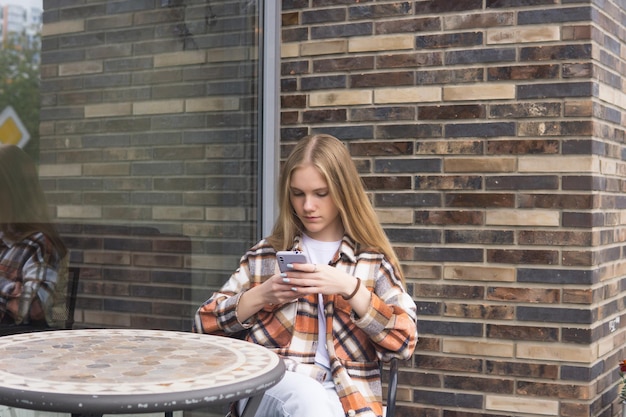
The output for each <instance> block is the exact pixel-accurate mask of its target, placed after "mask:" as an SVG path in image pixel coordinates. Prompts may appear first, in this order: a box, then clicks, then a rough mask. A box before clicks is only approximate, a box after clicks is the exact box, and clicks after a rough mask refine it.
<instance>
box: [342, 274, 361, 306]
mask: <svg viewBox="0 0 626 417" xmlns="http://www.w3.org/2000/svg"><path fill="white" fill-rule="evenodd" d="M360 287H361V278H358V277H357V279H356V288H355V289H354V291H352V294H350V295H349V296H347V297H344V296H343V295H342V297H343V299H344V300H346V301H348V300H350V299H351V298H352V297H354V296H355V295H356V293H357V291H359V288H360Z"/></svg>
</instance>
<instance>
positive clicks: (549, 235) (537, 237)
mask: <svg viewBox="0 0 626 417" xmlns="http://www.w3.org/2000/svg"><path fill="white" fill-rule="evenodd" d="M517 237H518V244H520V245H542V246H543V245H548V246H555V245H557V246H591V245H592V234H591V233H590V232H585V231H571V232H570V231H556V232H551V231H535V230H522V231H520V232H519V233H518V235H517Z"/></svg>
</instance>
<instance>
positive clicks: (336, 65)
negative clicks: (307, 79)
mask: <svg viewBox="0 0 626 417" xmlns="http://www.w3.org/2000/svg"><path fill="white" fill-rule="evenodd" d="M374 65H375V64H374V57H371V56H357V57H350V58H336V59H316V60H315V61H313V72H314V73H323V72H336V71H365V70H372V69H374Z"/></svg>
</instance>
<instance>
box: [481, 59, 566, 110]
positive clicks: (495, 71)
mask: <svg viewBox="0 0 626 417" xmlns="http://www.w3.org/2000/svg"><path fill="white" fill-rule="evenodd" d="M559 75H560V66H559V65H556V64H552V65H515V66H505V67H491V68H489V69H488V70H487V79H488V80H489V81H504V80H537V79H555V78H558V77H559ZM537 104H539V103H536V105H537Z"/></svg>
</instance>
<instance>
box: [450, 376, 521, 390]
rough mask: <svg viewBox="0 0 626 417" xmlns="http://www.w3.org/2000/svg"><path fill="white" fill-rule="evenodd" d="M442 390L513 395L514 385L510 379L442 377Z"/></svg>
mask: <svg viewBox="0 0 626 417" xmlns="http://www.w3.org/2000/svg"><path fill="white" fill-rule="evenodd" d="M443 386H444V388H451V389H456V390H460V391H479V392H492V393H497V394H513V392H514V387H515V383H514V381H513V380H512V379H493V378H476V377H467V376H454V375H451V376H444V379H443Z"/></svg>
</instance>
